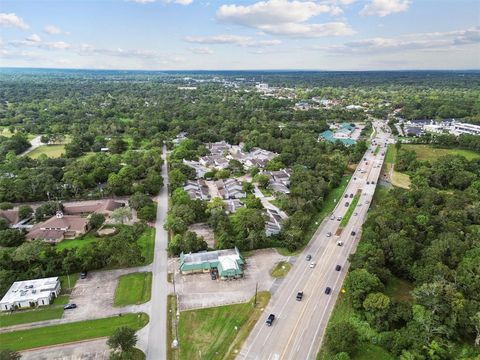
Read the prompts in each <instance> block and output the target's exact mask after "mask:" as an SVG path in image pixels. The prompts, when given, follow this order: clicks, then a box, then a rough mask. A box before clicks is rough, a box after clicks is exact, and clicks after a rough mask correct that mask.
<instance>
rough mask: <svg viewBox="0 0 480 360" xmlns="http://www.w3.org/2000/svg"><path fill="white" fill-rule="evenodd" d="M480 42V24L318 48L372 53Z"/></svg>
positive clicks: (437, 48) (449, 46) (452, 46)
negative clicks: (452, 29)
mask: <svg viewBox="0 0 480 360" xmlns="http://www.w3.org/2000/svg"><path fill="white" fill-rule="evenodd" d="M479 43H480V26H477V27H473V28H469V29H466V30H457V31H449V32H435V33H419V34H409V35H402V36H398V37H396V38H382V37H376V38H370V39H364V40H358V41H351V42H347V43H345V44H343V45H336V46H331V47H328V48H317V49H319V50H328V51H332V52H342V53H357V54H369V55H371V54H373V53H378V52H403V51H408V50H417V51H418V50H423V51H427V50H448V49H454V48H457V47H458V46H462V45H470V44H479Z"/></svg>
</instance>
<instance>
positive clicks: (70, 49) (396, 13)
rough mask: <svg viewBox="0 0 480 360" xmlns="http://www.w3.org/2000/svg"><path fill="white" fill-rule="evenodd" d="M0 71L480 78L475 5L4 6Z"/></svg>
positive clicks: (215, 2) (113, 1) (214, 2)
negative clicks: (461, 73) (416, 73)
mask: <svg viewBox="0 0 480 360" xmlns="http://www.w3.org/2000/svg"><path fill="white" fill-rule="evenodd" d="M0 66H21V67H65V68H96V69H149V70H168V69H192V70H195V69H315V70H389V69H392V70H401V69H479V68H480V1H473V0H318V1H317V0H295V1H290V0H264V1H246V0H237V1H219V0H210V1H204V0H130V1H128V0H97V1H93V0H83V1H79V0H77V1H75V0H34V1H27V0H2V1H1V2H0Z"/></svg>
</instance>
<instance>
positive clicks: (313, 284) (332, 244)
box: [237, 122, 391, 360]
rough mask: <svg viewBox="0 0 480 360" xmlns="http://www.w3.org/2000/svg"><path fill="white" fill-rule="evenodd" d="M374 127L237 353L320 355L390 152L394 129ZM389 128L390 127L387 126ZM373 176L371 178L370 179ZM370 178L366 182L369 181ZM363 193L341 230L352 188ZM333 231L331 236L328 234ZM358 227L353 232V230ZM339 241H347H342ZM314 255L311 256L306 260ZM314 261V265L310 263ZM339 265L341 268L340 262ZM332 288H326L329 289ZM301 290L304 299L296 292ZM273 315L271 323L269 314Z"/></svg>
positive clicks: (246, 355) (258, 358) (242, 355)
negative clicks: (369, 141)
mask: <svg viewBox="0 0 480 360" xmlns="http://www.w3.org/2000/svg"><path fill="white" fill-rule="evenodd" d="M374 127H375V130H376V133H375V137H374V138H373V139H372V142H375V143H376V144H377V145H379V146H380V150H379V151H378V153H377V154H375V149H376V147H377V146H376V145H371V146H370V148H369V149H368V150H367V152H366V153H365V155H364V158H363V159H362V160H361V161H360V163H359V164H358V166H357V169H356V171H355V173H354V175H353V176H352V178H351V179H350V182H349V183H348V185H347V188H346V190H345V192H344V194H343V195H342V197H341V198H340V199H337V206H336V208H335V210H334V211H333V213H332V215H331V216H329V217H327V218H326V219H325V220H324V221H323V222H322V223H321V224H320V226H319V228H318V229H317V231H316V232H315V234H314V236H313V238H312V240H311V241H310V242H309V244H308V245H307V247H306V248H305V249H304V251H303V252H302V253H301V254H300V255H299V259H298V260H297V261H296V263H295V265H294V266H293V268H292V269H291V270H290V272H289V273H288V275H287V276H286V277H285V279H284V280H283V282H282V283H281V285H280V287H279V288H278V290H277V291H276V292H275V294H274V295H273V296H272V299H271V300H270V303H269V305H268V306H267V308H266V309H265V311H264V318H261V319H260V320H259V321H258V323H257V324H256V325H255V327H254V328H253V330H252V332H251V333H250V335H249V337H248V338H247V340H246V342H245V345H244V346H243V348H242V350H241V351H240V353H239V355H238V356H237V359H252V360H253V359H255V360H261V359H268V360H274V359H278V360H279V359H282V360H284V359H291V360H298V359H302V360H307V359H316V356H317V353H318V351H319V349H320V345H321V342H322V339H323V336H324V333H325V329H326V326H327V324H328V320H329V318H330V315H331V313H332V310H333V308H334V306H335V301H336V299H337V297H338V294H339V293H340V291H341V290H342V284H343V280H344V278H345V276H346V274H347V271H348V266H349V264H348V257H349V255H350V254H351V253H353V252H355V249H356V246H357V244H358V241H359V240H360V236H361V228H362V224H363V223H364V221H365V219H366V217H367V211H368V208H369V206H370V204H371V202H372V198H373V194H374V192H375V188H376V186H377V183H378V180H379V175H380V172H381V168H382V165H383V161H384V155H382V154H385V153H386V150H387V149H386V147H384V145H385V144H386V143H387V142H391V140H390V133H389V132H388V129H387V127H386V125H385V123H384V122H374ZM384 130H386V131H384ZM372 181H373V183H372ZM367 182H368V183H367ZM357 193H358V194H360V199H359V201H358V204H357V206H356V208H355V209H354V211H353V214H352V216H351V218H350V220H349V222H348V224H347V225H346V226H345V227H344V228H343V230H341V231H340V230H339V226H340V222H341V221H340V220H338V218H339V217H343V216H345V213H346V212H347V210H348V206H346V205H345V203H346V202H348V203H351V202H352V200H353V198H351V197H350V194H353V196H355V194H357ZM329 233H331V236H329ZM354 233H355V235H353V234H354ZM339 242H341V243H343V245H342V246H340V245H339ZM307 255H311V257H312V259H311V260H310V261H307V260H306V257H307ZM312 262H314V263H315V266H313V267H312ZM337 265H340V266H341V270H340V271H337V270H336V266H337ZM327 287H329V288H331V293H330V294H326V293H325V289H326V288H327ZM299 291H303V293H304V296H303V299H302V300H301V301H297V300H296V294H297V292H299ZM269 314H274V315H275V321H274V322H273V325H272V326H271V327H268V326H266V324H265V320H266V318H267V317H268V315H269Z"/></svg>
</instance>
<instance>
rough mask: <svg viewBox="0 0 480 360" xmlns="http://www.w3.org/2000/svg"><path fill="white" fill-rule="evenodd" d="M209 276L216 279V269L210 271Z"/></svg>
mask: <svg viewBox="0 0 480 360" xmlns="http://www.w3.org/2000/svg"><path fill="white" fill-rule="evenodd" d="M210 277H211V278H212V280H217V272H216V271H211V272H210Z"/></svg>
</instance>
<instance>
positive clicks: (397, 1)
mask: <svg viewBox="0 0 480 360" xmlns="http://www.w3.org/2000/svg"><path fill="white" fill-rule="evenodd" d="M409 6H410V0H372V2H371V3H370V4H367V5H365V6H364V8H363V9H362V10H361V11H360V15H364V16H381V17H383V16H387V15H390V14H394V13H399V12H403V11H407V10H408V7H409Z"/></svg>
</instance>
